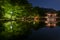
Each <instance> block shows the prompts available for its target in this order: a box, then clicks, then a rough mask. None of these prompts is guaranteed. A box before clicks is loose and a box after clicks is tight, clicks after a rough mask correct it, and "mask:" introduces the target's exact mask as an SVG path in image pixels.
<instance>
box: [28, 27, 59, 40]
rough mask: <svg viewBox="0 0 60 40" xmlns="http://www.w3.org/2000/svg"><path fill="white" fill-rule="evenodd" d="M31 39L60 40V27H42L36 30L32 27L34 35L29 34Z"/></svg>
mask: <svg viewBox="0 0 60 40" xmlns="http://www.w3.org/2000/svg"><path fill="white" fill-rule="evenodd" d="M28 39H29V40H60V27H55V28H47V27H45V28H40V29H39V30H37V31H35V30H33V29H32V35H29V38H28Z"/></svg>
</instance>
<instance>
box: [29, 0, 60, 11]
mask: <svg viewBox="0 0 60 40" xmlns="http://www.w3.org/2000/svg"><path fill="white" fill-rule="evenodd" d="M29 2H30V3H32V5H33V6H39V7H44V8H53V9H56V10H60V0H29Z"/></svg>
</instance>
